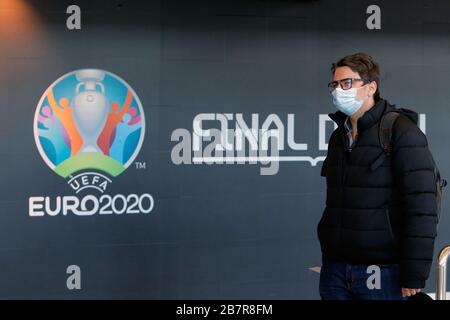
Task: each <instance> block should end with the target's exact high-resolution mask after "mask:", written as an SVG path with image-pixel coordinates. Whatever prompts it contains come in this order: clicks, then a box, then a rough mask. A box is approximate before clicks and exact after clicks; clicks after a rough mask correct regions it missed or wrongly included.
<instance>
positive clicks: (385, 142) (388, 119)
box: [378, 111, 400, 156]
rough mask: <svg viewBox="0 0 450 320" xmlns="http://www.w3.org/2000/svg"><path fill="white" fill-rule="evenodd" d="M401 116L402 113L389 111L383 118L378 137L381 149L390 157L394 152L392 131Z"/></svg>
mask: <svg viewBox="0 0 450 320" xmlns="http://www.w3.org/2000/svg"><path fill="white" fill-rule="evenodd" d="M399 115H400V113H398V112H395V111H389V112H387V113H385V114H384V115H383V116H382V117H381V121H380V128H379V130H378V137H379V141H380V145H381V148H383V151H384V152H385V153H386V155H388V156H389V155H390V154H391V151H392V129H393V127H394V122H395V120H397V118H398V116H399Z"/></svg>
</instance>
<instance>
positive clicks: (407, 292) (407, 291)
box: [402, 288, 421, 298]
mask: <svg viewBox="0 0 450 320" xmlns="http://www.w3.org/2000/svg"><path fill="white" fill-rule="evenodd" d="M420 290H421V289H410V288H402V296H403V298H405V297H411V296H413V295H415V294H416V293H419V292H420Z"/></svg>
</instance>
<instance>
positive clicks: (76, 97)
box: [34, 69, 145, 192]
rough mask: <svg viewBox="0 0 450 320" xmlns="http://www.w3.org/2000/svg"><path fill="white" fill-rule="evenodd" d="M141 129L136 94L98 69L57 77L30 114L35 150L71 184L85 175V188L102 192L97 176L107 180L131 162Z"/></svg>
mask: <svg viewBox="0 0 450 320" xmlns="http://www.w3.org/2000/svg"><path fill="white" fill-rule="evenodd" d="M144 131H145V121H144V111H143V108H142V105H141V102H140V100H139V98H138V96H137V95H136V93H135V92H134V91H133V89H132V88H131V87H130V86H129V85H128V84H127V83H126V82H125V81H124V80H122V79H121V78H119V77H118V76H116V75H114V74H112V73H110V72H107V71H104V70H98V69H82V70H77V71H73V72H70V73H68V74H66V75H64V76H62V77H61V78H59V79H58V80H56V81H55V82H54V83H53V84H52V85H50V87H49V88H48V89H47V90H46V91H45V92H44V94H43V95H42V97H41V99H40V101H39V104H38V107H37V109H36V113H35V118H34V137H35V142H36V145H37V147H38V150H39V153H40V154H41V156H42V158H43V159H44V161H45V162H46V163H47V165H48V166H49V167H50V168H51V169H52V170H54V171H55V172H56V173H57V174H59V175H60V176H62V177H64V178H68V179H69V184H70V185H71V186H72V187H73V188H74V189H75V187H74V185H75V184H76V182H77V180H79V179H80V178H82V177H85V178H84V180H83V181H84V182H85V181H87V178H86V176H87V177H89V181H94V182H95V183H93V184H92V186H88V187H92V188H95V189H98V190H100V191H104V190H105V188H106V187H105V185H103V187H100V188H99V186H98V184H99V181H103V182H104V181H107V182H111V180H110V178H109V177H108V176H110V177H115V176H117V175H119V174H120V173H122V172H123V171H124V170H125V169H126V168H127V167H128V166H129V165H130V164H131V163H132V162H133V161H134V159H135V158H136V156H137V154H138V153H139V150H140V148H141V146H142V143H143V139H144ZM105 174H107V175H105ZM94 184H97V185H94ZM79 189H80V188H77V189H76V190H79ZM77 192H78V191H77Z"/></svg>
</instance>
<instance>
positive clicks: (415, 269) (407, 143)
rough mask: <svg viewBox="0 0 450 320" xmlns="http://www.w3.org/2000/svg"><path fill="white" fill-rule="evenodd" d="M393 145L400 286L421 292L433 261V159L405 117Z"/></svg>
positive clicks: (434, 234)
mask: <svg viewBox="0 0 450 320" xmlns="http://www.w3.org/2000/svg"><path fill="white" fill-rule="evenodd" d="M395 131H397V133H395ZM393 142H394V143H393V152H392V161H393V168H394V174H395V176H396V179H397V181H398V184H399V187H400V194H401V200H402V206H403V216H402V219H401V239H400V245H401V269H400V270H401V271H400V277H401V286H402V287H403V288H423V287H425V281H426V280H427V279H428V276H429V273H430V267H431V264H432V260H433V251H434V240H435V237H436V226H437V204H436V196H435V195H436V184H435V177H434V164H433V159H432V156H431V153H430V150H429V148H428V142H427V138H426V136H425V135H424V134H423V132H422V131H421V130H420V129H419V128H418V127H417V125H416V124H414V123H413V122H412V121H410V120H409V119H408V118H406V117H402V116H400V117H399V118H398V119H397V123H396V126H395V130H394V140H393Z"/></svg>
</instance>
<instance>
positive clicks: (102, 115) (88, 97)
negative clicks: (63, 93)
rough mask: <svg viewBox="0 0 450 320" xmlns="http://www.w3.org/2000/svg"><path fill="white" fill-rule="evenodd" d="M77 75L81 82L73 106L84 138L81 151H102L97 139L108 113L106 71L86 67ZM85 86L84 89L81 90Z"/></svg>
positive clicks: (74, 115) (75, 118)
mask: <svg viewBox="0 0 450 320" xmlns="http://www.w3.org/2000/svg"><path fill="white" fill-rule="evenodd" d="M75 75H76V78H77V80H78V81H79V83H78V84H77V87H76V96H75V97H74V98H73V100H72V104H71V106H72V110H73V118H74V120H75V126H76V127H77V129H78V132H79V133H80V135H81V139H82V140H83V146H82V147H81V150H80V151H79V152H101V150H100V148H99V147H98V145H97V139H98V137H99V135H100V133H101V132H102V129H103V127H104V126H105V122H106V118H107V115H108V100H107V98H106V96H105V86H104V85H103V84H102V81H103V78H104V77H105V73H104V72H103V71H101V70H94V69H86V70H81V71H78V72H77V73H76V74H75ZM83 87H84V91H80V90H81V89H82V88H83ZM97 87H100V88H101V92H98V91H97Z"/></svg>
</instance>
